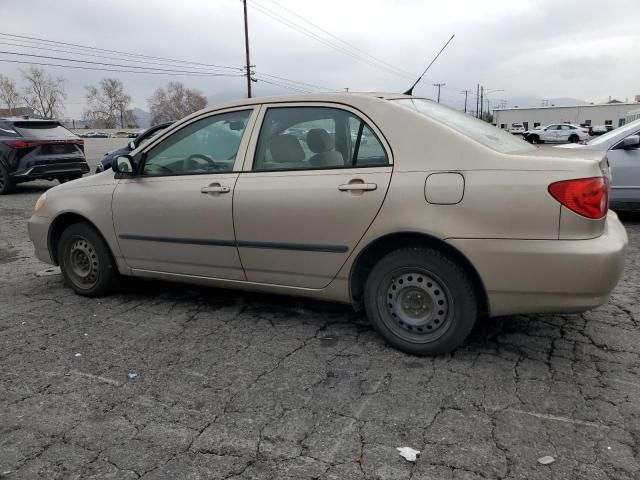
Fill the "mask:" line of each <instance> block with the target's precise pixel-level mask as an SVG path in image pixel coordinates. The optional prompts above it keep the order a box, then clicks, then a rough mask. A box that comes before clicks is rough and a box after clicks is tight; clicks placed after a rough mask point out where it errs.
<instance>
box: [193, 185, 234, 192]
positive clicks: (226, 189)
mask: <svg viewBox="0 0 640 480" xmlns="http://www.w3.org/2000/svg"><path fill="white" fill-rule="evenodd" d="M230 191H231V189H230V188H229V187H224V186H222V185H220V184H219V183H214V184H211V185H209V186H208V187H202V188H201V189H200V193H229V192H230Z"/></svg>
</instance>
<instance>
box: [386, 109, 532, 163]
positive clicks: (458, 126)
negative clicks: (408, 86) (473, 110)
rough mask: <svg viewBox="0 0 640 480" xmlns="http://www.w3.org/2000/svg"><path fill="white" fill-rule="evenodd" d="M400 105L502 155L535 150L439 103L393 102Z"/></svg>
mask: <svg viewBox="0 0 640 480" xmlns="http://www.w3.org/2000/svg"><path fill="white" fill-rule="evenodd" d="M392 101H393V102H397V103H398V104H400V105H402V106H404V107H407V108H410V109H412V110H416V111H417V112H419V113H421V114H422V115H424V116H426V117H429V118H432V119H433V120H437V121H439V122H441V123H444V124H445V125H446V126H448V127H450V128H453V129H454V130H456V131H458V132H460V133H462V134H463V135H466V136H467V137H469V138H471V139H473V140H475V141H476V142H479V143H481V144H482V145H484V146H485V147H489V148H491V149H493V150H495V151H497V152H501V153H516V152H527V151H532V150H535V149H536V147H533V146H532V145H531V144H529V143H527V142H525V141H524V140H522V139H521V138H518V137H516V136H515V135H512V134H511V133H508V132H505V131H503V130H501V129H499V128H498V127H494V126H493V125H491V124H490V123H487V122H483V121H482V120H478V119H477V118H474V117H472V116H471V115H467V114H464V113H462V112H458V111H457V110H453V109H452V108H449V107H445V106H444V105H441V104H439V103H435V102H433V101H431V100H426V99H424V98H402V99H398V100H392Z"/></svg>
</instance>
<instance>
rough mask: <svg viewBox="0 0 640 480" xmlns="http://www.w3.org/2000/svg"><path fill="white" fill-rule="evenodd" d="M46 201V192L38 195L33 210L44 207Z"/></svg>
mask: <svg viewBox="0 0 640 480" xmlns="http://www.w3.org/2000/svg"><path fill="white" fill-rule="evenodd" d="M46 201H47V192H45V193H43V194H42V195H40V198H38V200H37V201H36V206H35V208H34V210H35V211H36V212H37V211H38V210H40V209H41V208H42V207H44V204H45V202H46Z"/></svg>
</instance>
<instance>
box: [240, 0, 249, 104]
mask: <svg viewBox="0 0 640 480" xmlns="http://www.w3.org/2000/svg"><path fill="white" fill-rule="evenodd" d="M242 3H243V4H244V48H245V53H246V57H247V98H251V60H249V21H248V19H247V0H242Z"/></svg>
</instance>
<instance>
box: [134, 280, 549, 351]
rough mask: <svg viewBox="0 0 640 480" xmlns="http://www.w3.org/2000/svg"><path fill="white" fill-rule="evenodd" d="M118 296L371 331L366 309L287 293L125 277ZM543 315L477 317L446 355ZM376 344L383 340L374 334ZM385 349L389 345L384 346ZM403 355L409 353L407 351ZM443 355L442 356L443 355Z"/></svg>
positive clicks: (524, 330)
mask: <svg viewBox="0 0 640 480" xmlns="http://www.w3.org/2000/svg"><path fill="white" fill-rule="evenodd" d="M123 287H124V288H123V289H122V292H126V293H123V294H122V295H125V296H133V297H136V299H137V300H141V299H161V300H166V301H174V302H181V301H182V302H187V303H197V304H199V305H202V306H203V307H204V308H207V307H209V308H211V309H212V310H215V309H220V308H225V307H233V306H237V305H238V304H244V305H246V306H247V307H248V308H250V309H251V310H252V311H253V312H259V314H260V315H264V316H265V317H276V318H277V317H279V318H287V317H291V318H293V317H296V318H300V321H304V322H306V323H312V324H317V326H318V328H321V327H323V326H324V325H327V324H344V326H345V327H347V328H353V331H354V333H357V334H360V333H362V332H367V331H373V330H374V329H373V327H372V326H371V324H370V322H369V320H368V318H367V315H366V312H365V311H364V310H360V311H357V312H356V311H354V310H353V308H352V307H351V306H350V305H346V304H340V303H335V302H325V301H321V300H313V299H308V298H303V297H295V296H290V295H279V294H274V293H259V292H248V291H243V290H234V289H224V288H216V287H207V286H199V285H191V284H183V283H172V282H166V281H163V280H144V281H140V280H139V279H134V278H125V279H124V283H123ZM545 318H546V316H545V315H529V316H524V315H514V316H508V317H496V318H488V317H486V316H484V317H479V318H478V320H477V322H476V324H475V326H474V328H473V330H472V331H471V333H470V335H469V337H468V338H467V340H465V342H464V344H463V345H462V346H461V347H459V348H458V349H457V350H456V351H454V352H453V353H451V354H449V355H454V356H455V355H456V352H462V351H465V352H478V351H487V350H491V351H496V350H498V345H499V344H500V343H501V342H500V338H501V337H504V338H506V337H507V336H510V335H514V334H516V335H517V334H523V335H528V334H529V333H530V332H531V329H532V328H533V329H534V330H535V329H536V324H537V323H538V322H540V325H545V321H544V320H545ZM375 338H377V339H378V340H377V341H379V342H380V343H383V342H384V340H383V339H382V337H380V336H378V335H376V336H375ZM388 348H393V347H391V346H388ZM407 356H413V355H410V354H407ZM445 356H446V355H445Z"/></svg>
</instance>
